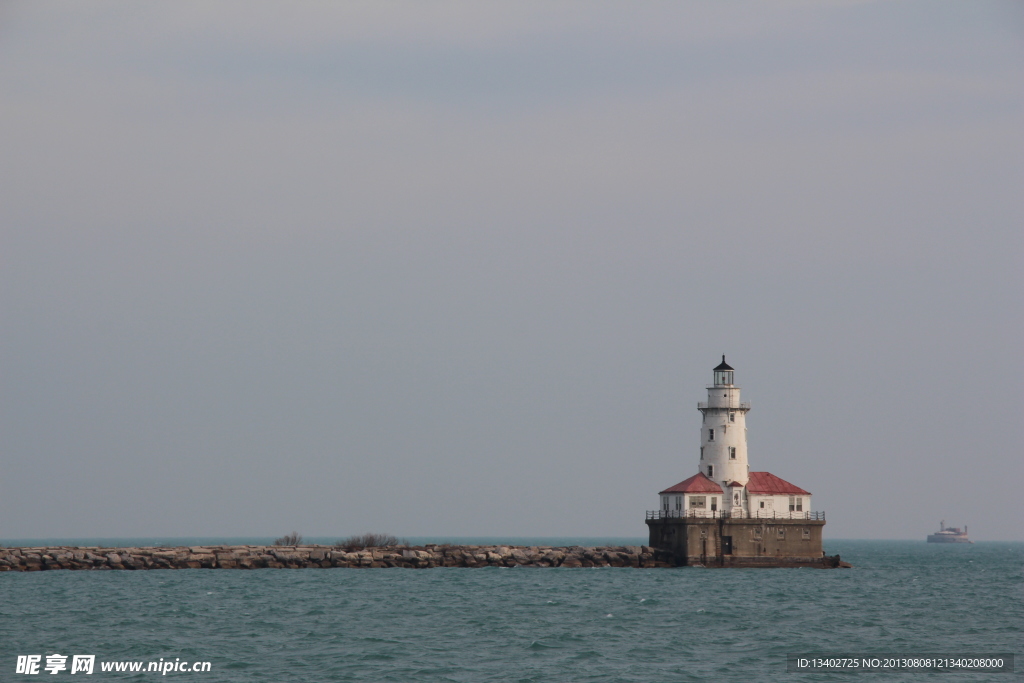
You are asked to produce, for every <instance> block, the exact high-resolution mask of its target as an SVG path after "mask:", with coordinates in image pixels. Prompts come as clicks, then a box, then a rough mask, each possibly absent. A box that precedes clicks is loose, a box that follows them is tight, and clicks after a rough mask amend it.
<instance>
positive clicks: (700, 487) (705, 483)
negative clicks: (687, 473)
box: [659, 472, 722, 495]
mask: <svg viewBox="0 0 1024 683" xmlns="http://www.w3.org/2000/svg"><path fill="white" fill-rule="evenodd" d="M661 493H722V487H721V486H719V485H718V484H716V483H715V482H713V481H711V480H710V479H708V478H707V477H706V476H704V473H703V472H698V473H697V474H695V475H693V476H692V477H690V478H689V479H686V480H685V481H681V482H679V483H678V484H676V485H675V486H673V487H672V488H667V489H665V490H664V491H662V492H661ZM659 495H660V494H659Z"/></svg>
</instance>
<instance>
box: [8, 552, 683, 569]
mask: <svg viewBox="0 0 1024 683" xmlns="http://www.w3.org/2000/svg"><path fill="white" fill-rule="evenodd" d="M674 566H676V561H675V558H674V556H673V555H672V553H670V552H667V551H664V550H658V549H657V548H651V547H649V546H602V547H584V546H570V547H550V546H529V547H526V546H501V545H481V546H476V545H424V546H415V547H409V546H388V547H381V548H361V549H356V548H337V547H333V546H322V545H308V546H307V545H302V546H255V545H231V546H189V547H177V548H98V547H93V548H81V547H69V546H59V547H44V548H0V571H23V572H24V571H42V570H51V569H78V570H85V569H89V570H110V569H129V570H131V569H204V568H205V569H269V568H293V569H299V568H328V567H347V568H357V567H368V568H384V567H398V568H407V569H429V568H433V567H567V568H571V567H674Z"/></svg>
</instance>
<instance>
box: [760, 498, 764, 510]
mask: <svg viewBox="0 0 1024 683" xmlns="http://www.w3.org/2000/svg"><path fill="white" fill-rule="evenodd" d="M761 509H762V510H764V501H763V500H762V501H761Z"/></svg>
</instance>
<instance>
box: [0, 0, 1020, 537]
mask: <svg viewBox="0 0 1024 683" xmlns="http://www.w3.org/2000/svg"><path fill="white" fill-rule="evenodd" d="M1022 76H1024V5H1022V4H1021V3H1019V2H985V1H980V0H979V1H974V2H941V1H937V0H925V1H923V2H831V3H829V2H798V1H794V2H780V3H771V2H765V3H740V2H715V3H709V2H689V3H686V2H665V3H658V2H642V3H632V2H630V3H625V2H616V3H603V2H537V3H529V2H504V3H487V2H471V3H469V2H467V3H449V2H430V3H411V2H410V3H388V2H379V1H376V0H375V1H374V2H365V3H356V2H353V3H312V2H305V3H303V2H288V3H264V4H261V3H257V2H207V1H203V2H194V3H189V2H173V3H157V2H99V1H93V2H88V3H84V2H83V3H39V2H4V3H3V4H0V159H2V164H0V538H8V539H11V538H47V537H50V538H53V537H116V536H217V535H219V536H232V535H235V536H273V535H278V534H281V533H284V532H286V531H291V530H293V529H295V530H298V531H300V532H302V533H304V534H306V535H307V536H332V535H337V536H343V535H348V534H351V533H357V532H364V531H375V532H391V533H395V534H398V535H400V536H401V535H405V536H427V535H444V536H459V535H477V536H483V535H487V536H538V535H540V536H568V535H590V536H613V535H621V536H645V535H646V531H647V530H646V527H645V526H644V523H643V520H644V511H645V510H647V509H654V508H655V507H656V506H657V496H656V493H657V492H658V491H659V490H661V489H663V488H666V487H667V486H670V485H672V484H675V483H677V482H679V481H681V480H682V479H684V478H686V477H689V476H690V475H692V474H694V473H696V471H697V467H698V449H699V438H700V437H699V428H700V413H698V411H697V410H696V404H697V402H698V401H701V400H705V399H706V395H707V393H706V388H705V387H706V385H707V384H708V383H709V382H710V380H711V368H712V367H713V366H715V365H716V364H717V363H718V362H719V360H720V356H721V354H723V353H724V354H726V355H727V357H728V360H729V363H730V364H731V365H733V366H734V367H735V368H736V378H737V383H738V384H740V385H741V386H742V387H743V397H744V400H749V401H751V402H752V404H753V410H752V411H751V413H750V415H749V417H748V428H749V444H750V464H751V468H752V469H753V470H767V471H770V472H772V473H774V474H776V475H778V476H780V477H782V478H784V479H786V480H789V481H791V482H793V483H795V484H797V485H799V486H802V487H803V488H806V489H808V490H810V491H811V492H812V493H813V494H814V508H815V509H818V510H825V511H826V513H827V519H828V524H827V526H826V528H825V533H826V537H832V538H913V539H919V540H920V539H923V538H924V536H925V535H926V534H928V533H931V532H933V531H935V530H937V528H938V523H939V520H940V519H945V520H946V522H947V524H959V525H962V524H964V523H966V524H968V525H970V531H971V535H972V537H975V538H976V539H979V540H986V539H1006V540H1024V526H1022V525H1021V520H1022V519H1024V502H1022V501H1024V496H1022V494H1021V487H1022V485H1024V465H1022V462H1024V426H1022V425H1024V420H1022V416H1024V362H1022V359H1021V349H1022V342H1024V324H1022V323H1024V310H1022V293H1024V292H1022V277H1021V273H1022V272H1024V229H1022V228H1024V199H1022V197H1024V193H1022V188H1024V127H1022V122H1024V78H1022Z"/></svg>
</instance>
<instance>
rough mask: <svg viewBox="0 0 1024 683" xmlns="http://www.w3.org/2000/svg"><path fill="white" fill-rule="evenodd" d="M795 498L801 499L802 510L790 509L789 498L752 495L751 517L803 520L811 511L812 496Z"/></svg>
mask: <svg viewBox="0 0 1024 683" xmlns="http://www.w3.org/2000/svg"><path fill="white" fill-rule="evenodd" d="M794 498H801V499H802V500H803V503H802V505H801V506H800V507H802V508H803V509H802V510H793V511H792V512H791V511H790V509H789V496H788V495H785V496H780V495H757V494H750V516H751V517H766V518H769V519H770V518H772V517H776V518H782V519H789V518H801V517H805V516H807V513H808V512H810V511H811V496H810V495H809V494H804V495H802V496H794ZM761 503H764V504H765V505H764V507H761Z"/></svg>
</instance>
